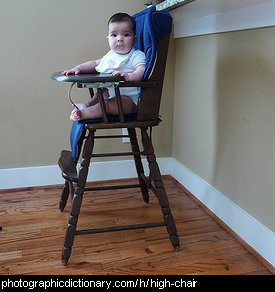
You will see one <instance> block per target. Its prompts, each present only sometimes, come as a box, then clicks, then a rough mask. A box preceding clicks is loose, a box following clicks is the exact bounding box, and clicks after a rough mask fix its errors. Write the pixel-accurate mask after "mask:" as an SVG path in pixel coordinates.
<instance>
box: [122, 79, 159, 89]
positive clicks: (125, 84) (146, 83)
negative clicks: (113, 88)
mask: <svg viewBox="0 0 275 292" xmlns="http://www.w3.org/2000/svg"><path fill="white" fill-rule="evenodd" d="M159 85H160V83H159V82H158V81H123V82H119V87H142V88H146V87H158V86H159Z"/></svg>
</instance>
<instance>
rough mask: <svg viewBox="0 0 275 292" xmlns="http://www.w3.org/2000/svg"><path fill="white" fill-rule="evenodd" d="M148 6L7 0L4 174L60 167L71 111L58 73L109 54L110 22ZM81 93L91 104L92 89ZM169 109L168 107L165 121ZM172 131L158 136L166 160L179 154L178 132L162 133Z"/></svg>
mask: <svg viewBox="0 0 275 292" xmlns="http://www.w3.org/2000/svg"><path fill="white" fill-rule="evenodd" d="M145 2H146V1H145V0H136V1H128V0H116V1H110V0H101V1H96V0H78V1H73V0H47V1H44V0H24V1H19V0H9V1H7V0H0V7H1V9H0V27H1V34H0V38H1V40H0V42H1V51H0V64H1V71H0V88H1V91H0V98H1V107H0V134H1V140H0V149H1V155H0V168H2V169H5V168H13V167H26V166H38V165H52V164H56V161H57V158H58V155H59V152H60V150H61V149H68V147H69V139H68V137H69V135H68V134H69V129H70V121H69V113H70V111H71V105H70V103H69V102H68V100H67V97H66V95H67V90H68V85H67V84H61V83H57V82H54V81H52V80H51V79H50V75H51V73H52V72H55V71H60V70H62V69H66V68H70V67H72V66H74V65H76V64H79V63H81V62H84V61H87V60H89V59H91V58H99V57H100V56H102V55H103V54H104V53H105V52H107V50H108V44H107V40H106V35H107V24H106V23H107V21H108V19H109V17H110V16H111V15H112V14H113V13H116V12H118V11H124V12H127V13H130V14H133V13H135V12H138V11H140V10H142V9H144V8H145V6H144V3H145ZM168 79H169V78H168ZM169 83H171V84H173V82H172V81H171V82H169ZM166 92H167V91H166ZM74 95H75V97H77V99H76V100H79V101H81V100H86V99H87V98H88V94H87V90H85V89H83V90H78V91H74ZM169 98H170V97H169ZM165 100H167V98H165V97H164V104H165ZM169 107H170V109H171V108H172V107H173V105H172V103H170V101H169ZM165 111H166V108H165V107H162V114H163V115H164V116H166V113H165ZM168 120H172V115H171V114H170V113H169V112H168ZM166 128H168V129H170V130H171V129H172V123H167V122H165V123H163V125H162V126H161V127H160V129H158V130H157V131H156V132H155V134H154V137H155V140H156V141H157V144H158V145H159V146H157V153H158V154H159V155H160V156H167V155H168V156H170V155H171V144H172V136H171V135H172V134H169V135H168V138H169V139H167V137H164V135H161V133H162V131H163V130H164V129H166ZM169 133H172V131H169ZM162 142H163V143H162ZM108 144H110V143H109V142H107V143H106V141H101V142H99V143H98V144H97V148H103V150H106V151H111V149H110V147H108V146H107V145H108ZM161 144H163V146H160V145H161ZM112 145H114V147H115V148H117V149H118V147H120V146H119V145H120V144H119V143H118V142H116V143H115V144H112ZM124 148H127V149H128V145H124Z"/></svg>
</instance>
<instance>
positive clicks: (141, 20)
mask: <svg viewBox="0 0 275 292" xmlns="http://www.w3.org/2000/svg"><path fill="white" fill-rule="evenodd" d="M133 18H134V19H135V21H136V36H137V40H136V43H135V48H136V49H138V50H141V51H142V52H144V53H145V59H146V67H145V72H144V75H143V80H147V79H148V78H149V76H150V73H151V71H152V69H153V66H154V63H155V58H156V53H157V44H158V42H159V40H160V39H162V38H163V37H164V36H166V35H167V34H169V33H170V32H171V30H172V17H171V15H170V14H169V12H168V11H166V10H160V11H156V7H155V6H151V7H150V8H147V9H145V10H143V11H141V12H138V13H136V14H135V15H133Z"/></svg>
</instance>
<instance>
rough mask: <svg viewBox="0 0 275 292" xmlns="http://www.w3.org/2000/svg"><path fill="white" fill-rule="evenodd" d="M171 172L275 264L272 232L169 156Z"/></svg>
mask: <svg viewBox="0 0 275 292" xmlns="http://www.w3.org/2000/svg"><path fill="white" fill-rule="evenodd" d="M171 169H172V173H171V175H172V176H173V177H174V178H175V179H176V180H178V181H179V182H180V183H181V184H182V185H183V186H184V187H185V188H186V189H188V190H189V191H190V192H191V193H192V194H193V195H194V196H195V197H196V198H197V199H199V200H200V201H201V202H202V203H203V204H204V205H205V206H206V207H207V208H208V209H209V210H211V211H212V212H213V213H214V214H215V215H216V216H217V217H219V218H220V219H221V220H222V221H223V222H224V223H225V224H226V225H227V226H228V227H230V228H231V229H232V230H233V231H234V232H235V233H236V234H238V235H239V236H240V237H241V238H242V239H243V240H244V241H245V242H246V243H247V244H248V245H250V246H251V247H252V248H253V249H254V250H255V251H257V252H258V253H259V254H260V255H261V256H262V257H263V258H265V259H266V260H267V261H268V262H269V263H270V264H271V265H272V266H273V267H274V266H275V248H274V247H275V234H274V232H272V231H271V230H269V229H268V228H266V227H265V226H264V225H263V224H261V223H260V222H259V221H258V220H256V219H255V218H254V217H252V216H251V215H250V214H248V213H247V212H245V211H244V210H243V209H241V208H240V207H239V206H238V205H236V204H235V203H233V202H232V201H230V200H229V199H228V198H226V197H225V196H224V195H223V194H222V193H221V192H219V191H218V190H216V189H215V188H213V187H212V186H211V185H209V184H208V183H207V182H206V181H204V180H203V179H202V178H201V177H199V176H197V175H196V174H194V173H193V172H192V171H191V170H189V169H188V168H186V167H185V166H184V165H182V164H181V163H179V162H178V161H177V160H175V159H173V158H171Z"/></svg>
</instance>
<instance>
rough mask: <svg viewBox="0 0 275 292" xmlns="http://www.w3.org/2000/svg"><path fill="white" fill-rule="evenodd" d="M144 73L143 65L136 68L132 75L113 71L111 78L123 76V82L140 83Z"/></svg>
mask: <svg viewBox="0 0 275 292" xmlns="http://www.w3.org/2000/svg"><path fill="white" fill-rule="evenodd" d="M144 71H145V65H143V64H142V65H139V66H137V68H136V69H135V71H133V72H132V73H125V72H120V71H114V72H113V73H112V75H113V76H116V75H119V76H123V77H124V79H125V81H141V80H142V77H143V74H144Z"/></svg>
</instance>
